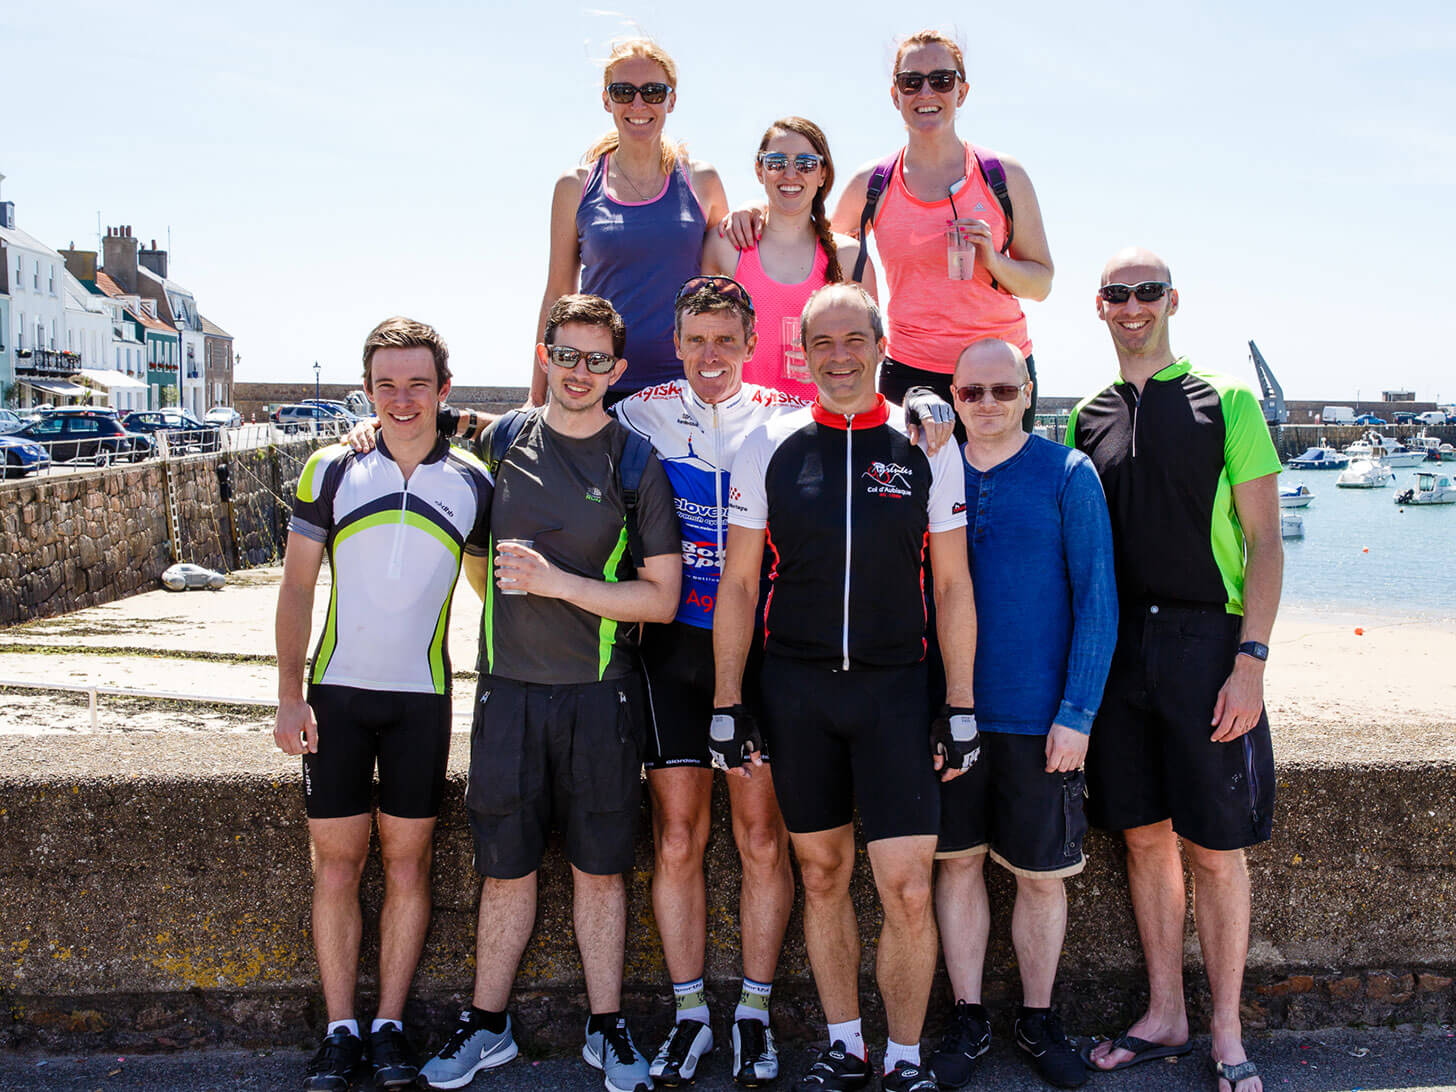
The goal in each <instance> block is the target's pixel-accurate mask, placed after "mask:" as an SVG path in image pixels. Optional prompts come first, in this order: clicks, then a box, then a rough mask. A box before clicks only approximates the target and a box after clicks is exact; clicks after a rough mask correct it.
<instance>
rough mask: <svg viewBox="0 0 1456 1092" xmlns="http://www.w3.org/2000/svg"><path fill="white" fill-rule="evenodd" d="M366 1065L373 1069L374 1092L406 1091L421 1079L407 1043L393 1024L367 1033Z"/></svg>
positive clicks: (402, 1034) (413, 1053) (418, 1068)
mask: <svg viewBox="0 0 1456 1092" xmlns="http://www.w3.org/2000/svg"><path fill="white" fill-rule="evenodd" d="M369 1064H370V1065H372V1066H373V1067H374V1086H375V1087H376V1088H405V1087H408V1086H409V1085H412V1084H414V1083H415V1078H416V1077H418V1076H419V1075H420V1067H419V1066H417V1065H416V1064H415V1052H414V1050H413V1049H411V1047H410V1044H409V1040H408V1039H406V1038H405V1037H404V1032H403V1031H401V1030H400V1029H399V1028H398V1027H397V1026H396V1025H394V1024H385V1025H384V1027H382V1028H380V1029H379V1030H378V1031H371V1032H370V1033H369Z"/></svg>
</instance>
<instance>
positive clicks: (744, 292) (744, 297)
mask: <svg viewBox="0 0 1456 1092" xmlns="http://www.w3.org/2000/svg"><path fill="white" fill-rule="evenodd" d="M705 290H706V291H709V292H716V293H717V294H718V295H720V296H726V297H727V298H728V299H730V300H732V301H733V302H734V303H741V304H742V305H743V306H744V307H745V308H747V310H748V313H749V314H750V315H751V314H753V297H752V296H750V295H749V294H748V289H746V288H744V287H743V285H741V284H739V283H738V282H737V281H735V280H734V279H733V278H732V277H716V276H702V277H689V278H688V279H687V280H685V281H683V283H682V287H681V288H679V289H678V290H677V297H676V298H675V299H674V300H673V301H672V305H673V307H674V308H676V307H677V305H678V304H680V303H682V301H683V300H685V299H687V297H689V296H692V295H695V294H696V293H698V292H702V291H705Z"/></svg>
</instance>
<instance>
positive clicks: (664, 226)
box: [576, 155, 707, 392]
mask: <svg viewBox="0 0 1456 1092" xmlns="http://www.w3.org/2000/svg"><path fill="white" fill-rule="evenodd" d="M608 158H609V156H605V155H604V156H602V157H601V158H600V159H598V160H597V161H596V163H594V164H593V165H592V169H591V173H590V174H589V175H588V176H587V180H586V186H585V187H584V188H583V189H582V191H581V204H579V205H577V207H576V237H577V242H578V244H579V246H580V249H581V290H582V291H583V292H588V293H590V294H592V295H594V296H601V297H603V298H604V299H608V300H611V301H612V306H613V307H615V308H616V309H617V311H618V313H619V314H621V316H622V318H623V320H624V321H625V322H626V323H627V352H626V357H627V370H626V372H625V373H623V375H622V378H621V379H619V380H618V381H617V382H616V383H615V384H614V385H613V387H612V389H613V391H617V392H632V391H639V390H641V389H642V388H643V387H653V386H656V385H657V384H658V383H666V382H668V381H669V380H672V379H678V378H680V377H681V376H682V361H680V360H678V358H677V351H676V350H675V349H674V348H673V346H672V305H673V300H674V299H676V297H677V290H678V288H679V286H681V285H682V283H683V281H685V280H687V279H688V278H689V277H695V276H697V275H698V273H699V272H701V267H702V261H703V233H704V230H705V229H706V228H707V218H706V217H705V216H704V215H703V209H702V206H701V205H699V204H698V198H697V195H696V194H695V193H693V187H692V185H691V184H690V183H689V182H688V176H687V171H686V169H685V168H684V165H683V164H682V163H681V162H679V163H678V164H677V166H676V167H674V168H673V170H672V171H670V172H669V173H668V176H667V181H666V183H665V184H664V185H663V187H662V192H661V193H659V194H658V195H657V196H656V197H654V198H653V199H652V200H651V201H642V202H627V201H618V200H616V199H615V198H612V197H609V196H608V195H607V187H606V171H607V160H608Z"/></svg>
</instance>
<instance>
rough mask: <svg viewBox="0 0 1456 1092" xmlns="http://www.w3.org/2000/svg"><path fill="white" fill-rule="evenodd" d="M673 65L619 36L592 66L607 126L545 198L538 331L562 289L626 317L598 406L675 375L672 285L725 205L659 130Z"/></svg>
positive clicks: (683, 275) (671, 98)
mask: <svg viewBox="0 0 1456 1092" xmlns="http://www.w3.org/2000/svg"><path fill="white" fill-rule="evenodd" d="M676 85H677V65H675V64H674V63H673V60H672V58H671V57H669V56H668V54H667V51H666V50H664V49H663V48H662V47H661V46H660V45H658V44H657V43H656V42H653V41H652V40H650V39H648V38H629V39H627V40H625V41H621V42H618V43H617V44H616V45H615V46H614V47H613V48H612V52H611V54H610V56H608V58H607V63H606V66H605V68H604V70H603V73H602V107H603V108H604V109H605V110H606V111H607V112H608V113H609V114H611V115H612V129H611V131H610V132H608V133H607V134H606V135H605V136H604V137H602V138H601V139H600V140H598V141H597V142H596V144H594V145H593V146H592V147H591V148H590V149H589V150H588V151H587V153H586V156H585V162H584V163H583V164H582V165H580V166H577V167H573V168H571V169H570V170H568V171H566V172H565V173H564V174H563V175H562V176H561V177H560V178H559V179H557V182H556V192H555V194H554V195H553V197H552V199H551V256H550V259H549V262H548V266H547V273H546V291H545V293H544V295H543V297H542V300H541V315H540V319H539V322H538V324H537V328H536V338H537V340H538V341H539V340H540V339H541V336H542V335H543V333H544V332H545V329H546V313H547V311H549V310H550V309H551V305H552V303H554V302H555V301H556V300H557V299H558V298H559V297H561V296H564V295H566V294H567V293H568V292H576V291H581V292H589V293H591V294H593V295H596V296H602V297H604V298H606V299H609V300H611V301H612V305H613V306H614V307H616V309H617V311H618V312H619V313H620V314H621V316H622V318H623V319H624V320H626V323H627V348H626V352H625V353H624V356H625V357H626V360H627V370H626V372H624V373H623V375H622V377H621V378H620V379H619V380H617V382H616V384H614V385H613V387H612V389H611V390H610V391H609V392H608V395H607V404H608V405H610V404H611V403H613V402H615V401H618V400H620V399H621V398H624V397H626V396H627V395H629V394H632V393H634V392H636V391H639V390H641V389H642V388H643V387H651V386H654V385H655V384H658V383H662V382H665V381H666V380H669V379H679V378H681V377H682V363H681V361H679V360H678V358H677V351H676V350H675V349H674V348H673V344H672V322H673V299H674V296H675V295H676V292H677V287H678V285H680V284H682V282H683V281H685V280H687V279H688V278H689V277H693V276H696V275H697V274H698V272H699V268H700V266H701V265H702V258H703V236H704V234H705V229H706V227H707V225H708V224H710V223H716V222H717V220H718V217H720V216H721V215H723V213H724V211H725V210H726V209H727V205H728V201H727V198H726V197H724V195H723V183H722V181H720V180H719V178H718V172H717V171H716V170H714V169H713V167H712V166H711V165H710V164H707V163H701V162H697V161H689V160H688V158H687V156H686V154H685V152H684V150H683V149H682V147H681V146H680V145H677V144H674V143H673V142H672V141H670V140H668V139H667V137H666V136H664V135H663V131H662V130H663V127H664V126H665V125H666V123H667V115H668V114H670V113H672V110H673V107H674V106H676V105H677V90H676ZM545 400H546V376H545V374H544V373H543V372H542V371H541V369H540V368H539V367H537V366H536V361H535V357H534V355H533V356H532V363H531V395H530V400H529V401H530V404H531V405H541V404H543V403H544V402H545Z"/></svg>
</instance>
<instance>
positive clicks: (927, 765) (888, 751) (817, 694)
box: [762, 653, 940, 842]
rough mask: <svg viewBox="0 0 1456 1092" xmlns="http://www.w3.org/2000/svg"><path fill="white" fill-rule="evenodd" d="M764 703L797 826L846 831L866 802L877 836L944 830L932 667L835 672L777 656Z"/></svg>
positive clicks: (766, 675) (789, 814) (767, 660)
mask: <svg viewBox="0 0 1456 1092" xmlns="http://www.w3.org/2000/svg"><path fill="white" fill-rule="evenodd" d="M762 701H763V719H764V724H765V727H766V729H767V734H768V736H769V738H771V739H772V740H773V747H774V763H773V781H774V793H775V794H776V795H777V796H778V800H779V810H781V811H782V812H783V815H784V822H785V823H786V824H787V826H788V828H789V830H790V832H792V833H794V834H811V833H813V832H815V831H820V830H833V829H835V828H836V827H842V826H844V825H845V824H846V823H849V822H852V821H853V819H854V809H855V807H856V806H858V807H859V816H860V823H861V825H862V826H863V828H864V836H865V841H867V842H874V841H877V840H879V839H881V838H899V837H903V836H906V835H911V834H935V833H936V832H937V831H938V830H939V829H940V792H939V789H938V785H939V780H938V776H937V774H936V772H935V767H934V761H933V759H932V758H931V755H930V711H929V703H928V702H927V700H926V692H925V665H924V664H923V663H919V664H913V665H911V666H910V667H895V668H885V669H883V670H880V671H835V670H833V669H831V668H827V667H817V666H815V665H813V664H806V663H801V662H800V661H798V660H788V659H784V658H783V657H780V656H775V655H773V654H772V653H769V654H766V655H765V656H764V658H763V675H762Z"/></svg>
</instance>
